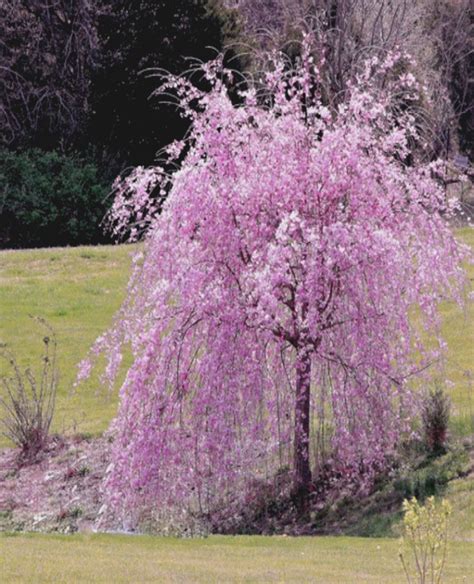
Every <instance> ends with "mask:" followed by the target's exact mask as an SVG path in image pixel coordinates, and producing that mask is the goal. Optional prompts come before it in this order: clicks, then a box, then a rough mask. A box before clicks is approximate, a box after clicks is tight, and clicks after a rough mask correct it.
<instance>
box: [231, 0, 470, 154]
mask: <svg viewBox="0 0 474 584" xmlns="http://www.w3.org/2000/svg"><path fill="white" fill-rule="evenodd" d="M226 5H227V6H232V7H234V8H236V9H237V10H238V12H239V14H240V16H241V22H242V27H243V29H244V30H245V32H246V34H247V36H248V38H249V39H250V42H251V43H253V44H254V45H257V46H263V47H264V48H269V47H271V46H274V47H277V48H281V47H286V49H285V50H287V51H288V52H290V53H291V52H295V50H296V52H297V46H298V45H297V44H296V43H295V40H298V39H299V38H300V31H301V29H302V25H303V28H305V27H306V28H309V29H311V30H312V31H313V32H314V33H316V34H317V35H318V36H319V55H324V58H323V59H322V60H321V62H320V64H319V65H320V68H321V75H322V82H323V86H324V98H325V100H326V101H327V103H329V104H335V105H337V103H339V102H340V101H341V100H344V95H345V92H346V90H347V87H348V84H350V83H351V82H353V80H354V76H355V75H356V74H357V72H358V71H359V70H360V66H361V65H362V64H363V63H364V61H365V59H367V57H368V56H370V55H376V56H379V57H380V56H381V55H383V54H384V53H386V52H387V51H393V50H396V49H397V48H398V47H403V49H404V50H406V51H408V52H409V53H410V54H411V55H413V56H414V57H415V58H416V63H412V64H411V65H409V66H408V67H409V71H410V73H412V74H414V75H415V77H416V78H417V80H418V81H419V83H420V85H421V86H423V91H422V92H421V94H420V103H419V111H418V115H417V124H418V126H419V128H420V130H422V131H423V133H424V135H425V142H426V146H425V152H424V153H425V155H427V156H428V157H431V158H435V157H437V156H439V155H440V154H442V155H443V156H451V155H453V154H454V153H456V152H457V151H458V149H459V147H461V148H462V150H463V151H464V152H466V153H467V154H468V155H470V156H471V158H472V143H471V142H470V140H471V138H470V136H472V124H473V121H472V120H473V117H472V116H473V114H474V111H473V108H474V106H473V99H472V91H473V81H472V79H473V66H474V65H473V64H474V52H473V40H472V39H473V38H474V35H473V13H472V3H471V2H470V1H469V0H436V1H435V2H432V1H431V0H415V1H412V2H409V1H408V0H292V1H290V2H288V1H286V0H265V1H264V2H260V1H259V0H227V1H226ZM255 54H257V55H258V51H257V53H255V52H254V56H255ZM256 61H257V63H256V65H255V66H256V68H257V69H258V68H260V67H261V64H260V63H259V62H258V61H259V59H258V57H257V59H256Z"/></svg>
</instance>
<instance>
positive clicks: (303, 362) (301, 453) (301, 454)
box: [294, 349, 311, 497]
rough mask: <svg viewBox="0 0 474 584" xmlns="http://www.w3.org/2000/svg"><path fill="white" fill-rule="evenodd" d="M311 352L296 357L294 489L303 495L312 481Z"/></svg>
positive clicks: (301, 353) (304, 351) (303, 352)
mask: <svg viewBox="0 0 474 584" xmlns="http://www.w3.org/2000/svg"><path fill="white" fill-rule="evenodd" d="M310 389H311V354H310V353H309V352H308V351H307V350H304V349H303V350H302V351H301V352H298V355H297V359H296V402H295V438H294V490H295V493H296V494H299V495H302V496H303V497H304V496H305V495H306V494H307V493H308V490H309V486H310V483H311V467H310V458H309V427H310V424H309V423H310V409H309V407H310V400H311V392H310Z"/></svg>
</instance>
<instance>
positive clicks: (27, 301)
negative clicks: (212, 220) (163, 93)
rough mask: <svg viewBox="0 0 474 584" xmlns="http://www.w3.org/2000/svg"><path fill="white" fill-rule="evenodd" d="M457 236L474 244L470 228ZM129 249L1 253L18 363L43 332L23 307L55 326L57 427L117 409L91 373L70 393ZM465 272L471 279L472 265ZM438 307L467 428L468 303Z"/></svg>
mask: <svg viewBox="0 0 474 584" xmlns="http://www.w3.org/2000/svg"><path fill="white" fill-rule="evenodd" d="M460 235H461V237H462V238H463V239H464V240H465V241H466V242H468V243H469V244H470V245H471V246H472V247H473V248H474V230H472V229H471V230H469V229H464V230H461V231H460ZM132 251H133V248H132V247H130V246H116V247H114V246H104V247H98V248H93V247H81V248H66V249H42V250H34V251H13V252H12V251H7V252H0V341H3V342H7V343H9V344H10V345H11V347H12V348H13V350H14V351H15V352H16V353H17V355H18V357H19V359H20V360H21V362H22V363H23V364H25V365H26V364H32V365H33V366H37V364H38V362H39V360H38V358H37V356H38V355H39V351H40V350H41V331H40V330H39V329H38V326H37V325H36V324H35V323H34V322H32V321H31V320H30V319H29V318H28V314H30V313H32V314H36V315H40V316H43V317H45V318H46V319H47V320H48V321H49V322H50V323H51V324H52V325H53V327H54V328H55V330H56V331H57V335H58V340H59V357H60V369H61V387H60V392H59V399H58V410H57V411H58V413H57V416H56V430H60V431H62V430H64V429H66V430H68V429H75V430H76V431H81V432H93V433H98V432H101V431H103V430H104V429H105V428H106V427H107V425H108V423H109V421H110V419H111V418H112V416H113V414H114V412H115V408H116V398H115V396H112V397H110V396H108V395H107V394H106V393H105V392H104V390H101V389H100V384H99V382H98V380H97V378H95V379H93V380H92V381H91V382H88V383H86V384H84V385H83V386H82V387H81V388H80V389H79V391H78V392H77V394H76V395H71V388H72V383H73V381H74V377H75V374H76V365H77V363H78V362H79V361H80V360H81V359H82V358H83V357H84V356H85V355H86V353H87V350H88V348H89V347H90V345H91V344H92V342H93V341H94V339H95V338H96V337H97V336H98V335H99V334H100V333H102V332H103V331H104V330H105V329H106V328H107V326H108V325H109V324H110V322H111V320H112V316H113V314H114V312H115V311H116V310H117V308H118V307H119V306H120V303H121V300H122V299H123V296H124V291H125V285H126V282H127V278H128V275H129V271H130V254H131V252H132ZM470 271H471V273H470V276H471V278H473V277H474V268H473V267H471V268H470ZM443 313H444V317H445V318H444V326H443V333H444V335H445V338H446V339H447V341H448V345H449V347H450V354H449V362H448V366H447V368H448V374H449V376H450V377H451V378H452V379H453V381H454V382H455V386H454V388H453V389H452V390H451V391H452V396H453V400H454V407H455V419H454V425H455V427H456V430H457V431H458V432H459V433H460V434H469V433H472V432H473V431H474V426H473V413H474V389H473V379H472V373H473V371H472V368H473V363H474V329H473V323H474V318H473V316H474V303H471V305H470V308H469V311H468V312H467V314H465V315H463V314H462V313H460V311H459V309H458V308H457V307H456V306H455V305H452V304H451V305H448V304H447V305H445V306H444V307H443ZM4 366H5V365H4V363H1V367H4ZM0 371H1V370H0ZM1 443H2V442H1V440H0V444H1Z"/></svg>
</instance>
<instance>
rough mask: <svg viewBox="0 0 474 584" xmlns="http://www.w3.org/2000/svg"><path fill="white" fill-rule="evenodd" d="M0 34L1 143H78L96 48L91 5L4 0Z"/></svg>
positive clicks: (82, 1)
mask: <svg viewBox="0 0 474 584" xmlns="http://www.w3.org/2000/svg"><path fill="white" fill-rule="evenodd" d="M0 39H1V40H0V62H1V67H0V145H3V146H8V147H13V148H24V147H32V146H34V147H41V148H46V149H52V148H55V149H60V150H63V151H64V150H66V149H68V148H70V147H71V146H77V145H78V143H79V142H80V139H81V138H83V137H84V136H83V131H84V126H85V122H86V120H87V116H88V113H89V91H90V74H91V69H92V68H93V63H94V55H95V51H96V49H97V39H96V31H95V15H94V11H93V7H92V5H91V4H90V3H89V1H88V0H77V1H75V2H70V1H69V0H56V1H55V2H50V1H49V0H4V1H2V3H1V5H0Z"/></svg>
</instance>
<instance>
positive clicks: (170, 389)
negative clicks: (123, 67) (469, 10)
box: [81, 38, 464, 518]
mask: <svg viewBox="0 0 474 584" xmlns="http://www.w3.org/2000/svg"><path fill="white" fill-rule="evenodd" d="M310 48H311V42H310V40H309V38H308V39H307V41H306V43H305V45H304V50H303V55H302V60H301V61H300V62H299V64H298V66H297V67H296V69H291V68H290V69H288V67H287V64H285V61H284V59H283V58H282V57H275V56H274V57H273V61H272V67H270V72H269V73H267V74H266V76H265V91H264V92H261V93H260V95H257V94H256V92H255V90H253V89H249V90H247V91H243V92H242V94H241V99H242V104H241V105H240V106H235V105H234V104H233V103H232V101H231V99H230V98H229V95H228V92H227V90H226V86H225V84H224V83H223V79H227V80H229V79H230V78H231V77H232V73H230V72H227V71H225V70H222V68H221V65H220V63H219V61H217V62H215V63H213V64H210V65H207V66H204V67H203V70H204V72H205V74H206V76H207V79H208V81H209V83H210V84H211V86H212V89H211V91H210V92H209V93H204V92H202V91H200V90H199V89H198V88H196V87H195V86H194V85H192V84H190V83H189V82H187V81H186V80H185V79H183V78H179V77H174V76H171V77H169V78H168V79H167V80H166V81H165V83H164V85H163V87H162V91H163V92H166V93H169V92H172V93H173V92H174V93H175V94H176V95H177V97H178V99H179V101H180V104H181V107H182V110H183V113H184V115H186V116H188V117H189V118H190V119H191V121H192V129H191V132H190V136H189V141H188V144H189V150H188V151H187V154H185V159H184V162H183V164H182V167H181V170H179V171H178V172H177V173H176V174H175V175H174V177H169V176H168V175H167V174H166V172H165V170H164V168H161V167H152V168H148V169H145V170H143V169H138V170H137V172H136V173H135V175H133V180H130V181H128V182H127V183H126V184H125V185H123V188H122V189H121V190H120V189H119V192H118V194H117V197H116V199H115V203H114V207H113V211H112V215H111V221H112V224H113V226H114V228H115V230H116V232H118V233H119V232H123V230H127V229H131V231H130V235H131V236H132V237H134V236H136V235H137V233H138V231H137V229H139V227H140V225H141V227H145V228H146V229H147V236H146V240H145V248H144V254H143V256H140V255H139V256H137V257H136V261H135V269H134V272H133V276H132V280H131V282H130V285H129V288H128V297H127V300H126V302H125V304H124V306H123V308H122V310H121V312H120V314H119V316H118V319H117V322H116V325H115V327H114V328H113V329H112V330H111V331H110V332H109V333H108V334H106V335H105V336H104V337H103V338H101V339H100V340H99V341H98V343H97V345H96V347H95V351H100V350H101V349H103V348H104V347H105V348H108V350H109V365H108V369H107V374H108V376H109V377H111V378H113V377H114V374H115V372H116V370H117V367H118V365H119V363H120V361H121V358H122V349H121V347H122V346H124V345H126V346H128V344H129V343H130V344H131V347H132V349H133V354H134V363H133V365H132V367H131V368H130V370H129V372H128V375H127V378H126V381H125V383H124V385H123V387H122V389H121V404H120V411H119V415H118V418H117V420H116V422H115V424H114V429H115V441H114V447H113V464H112V466H111V468H110V469H109V475H108V480H107V493H108V497H109V504H110V507H111V508H112V509H113V511H115V512H118V513H119V514H120V513H121V512H123V513H124V515H125V516H127V517H128V518H130V517H134V516H135V517H136V513H138V511H139V510H140V508H141V505H142V504H152V505H154V506H158V507H162V506H166V505H171V506H172V507H174V508H178V509H184V510H187V511H192V512H197V513H201V514H202V513H212V511H213V510H215V509H216V508H218V507H219V506H222V505H224V506H226V505H229V504H230V501H234V502H235V501H242V500H244V499H245V494H246V492H247V488H248V486H249V484H250V483H251V481H252V480H254V479H256V478H262V477H273V476H274V475H275V474H276V473H277V470H278V469H279V468H280V469H282V468H284V467H288V466H289V468H290V469H291V472H292V476H293V484H294V490H295V493H297V494H298V495H300V494H305V493H307V492H308V490H311V488H312V486H311V485H312V476H314V473H316V478H315V480H317V471H318V468H319V466H320V465H321V464H322V461H323V459H322V450H323V448H324V446H325V438H324V435H325V433H326V436H327V434H328V433H329V450H330V456H331V457H332V459H333V461H334V464H335V466H337V468H338V472H339V476H340V477H341V478H340V480H341V481H343V482H346V483H347V484H352V486H353V488H356V489H364V488H367V487H368V486H369V485H370V484H371V481H372V478H373V477H374V475H375V474H376V473H377V472H378V471H380V470H381V469H383V468H385V466H386V465H387V463H388V459H389V457H390V456H391V455H392V454H393V452H394V451H395V448H396V446H397V444H398V442H399V441H400V439H401V436H403V433H404V432H408V431H409V428H410V421H411V419H412V417H413V415H414V413H415V410H416V408H415V406H414V398H413V397H412V395H411V392H410V386H409V381H410V379H411V378H412V377H413V376H414V375H416V374H417V373H420V371H424V370H426V368H427V367H428V365H429V364H430V363H431V362H432V361H433V360H434V359H435V358H437V357H438V356H439V354H440V352H442V348H443V346H442V344H440V345H439V347H438V349H436V350H433V349H432V350H428V349H427V348H426V347H424V345H423V342H422V337H423V335H421V334H419V329H417V328H415V327H414V326H413V323H412V322H411V321H410V318H409V315H410V313H411V311H412V310H413V308H414V307H415V306H417V307H418V309H419V311H420V317H421V319H420V322H423V324H424V329H425V332H426V330H428V331H430V332H432V333H434V332H436V327H437V324H438V320H437V304H438V302H439V301H440V300H441V299H442V298H446V297H451V298H454V299H456V300H458V301H459V302H461V300H462V294H461V290H462V285H463V281H464V279H463V278H464V276H463V272H462V270H461V269H460V268H459V261H460V259H461V258H462V255H463V248H462V247H461V246H460V245H459V244H458V243H457V242H456V240H455V239H454V237H453V235H452V233H451V231H450V229H449V228H448V227H447V225H446V223H445V219H444V218H443V217H442V215H445V216H449V215H450V213H451V212H452V209H453V207H454V206H455V203H454V202H453V201H447V200H446V198H445V196H444V194H443V192H442V191H441V190H440V189H439V188H438V186H437V184H436V182H435V181H434V180H433V178H432V177H433V175H434V174H436V173H439V172H441V169H440V167H439V165H438V164H430V165H427V166H424V165H417V166H414V165H411V166H409V165H407V164H405V162H404V161H405V160H407V157H408V156H409V144H410V143H413V142H414V141H416V139H417V132H416V128H415V127H414V124H413V116H412V115H411V113H410V111H409V109H408V110H407V108H406V104H407V103H410V102H411V101H413V100H415V98H416V92H417V86H416V83H415V81H414V79H413V77H412V76H410V75H405V74H401V73H400V71H403V70H404V67H402V66H400V65H401V64H402V62H403V60H404V58H403V57H402V56H400V55H389V56H387V57H386V59H384V60H382V61H380V60H378V59H375V58H374V59H371V60H369V61H367V62H366V64H365V68H364V70H363V71H362V72H361V73H360V74H359V75H358V77H357V80H356V83H354V84H352V86H351V88H350V93H348V99H347V101H346V102H345V103H344V104H342V105H340V106H339V107H338V109H337V115H332V114H331V112H330V111H329V110H328V108H327V107H326V106H325V105H323V103H322V101H321V94H320V91H319V88H320V75H319V70H318V68H317V66H316V65H315V61H314V59H313V56H312V54H311V50H310ZM397 72H398V74H397ZM183 149H185V150H184V152H186V143H184V142H177V143H174V144H172V145H171V146H170V147H169V148H168V155H169V158H170V159H175V158H179V157H180V156H183ZM156 184H158V185H159V186H160V188H161V189H162V190H163V192H166V191H167V189H168V188H170V185H171V192H170V194H169V196H168V198H167V200H166V202H165V204H164V207H163V210H162V212H161V213H157V209H156V208H155V203H154V201H153V200H152V199H150V197H149V192H150V187H152V186H156ZM131 219H132V220H133V222H134V225H133V226H131V228H130V225H129V222H130V220H131ZM413 348H416V349H418V356H416V353H415V354H414V351H413ZM89 369H90V362H85V363H84V364H83V367H82V369H81V375H86V374H87V373H88V371H89Z"/></svg>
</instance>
